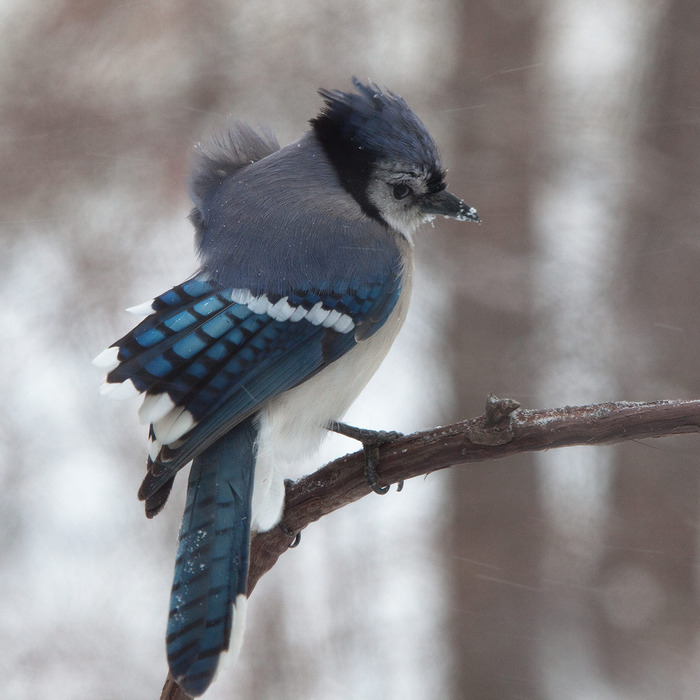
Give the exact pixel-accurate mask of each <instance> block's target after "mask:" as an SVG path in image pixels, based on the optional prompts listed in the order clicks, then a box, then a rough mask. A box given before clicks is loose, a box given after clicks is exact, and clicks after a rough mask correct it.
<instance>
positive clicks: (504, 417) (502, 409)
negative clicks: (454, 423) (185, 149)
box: [467, 394, 520, 445]
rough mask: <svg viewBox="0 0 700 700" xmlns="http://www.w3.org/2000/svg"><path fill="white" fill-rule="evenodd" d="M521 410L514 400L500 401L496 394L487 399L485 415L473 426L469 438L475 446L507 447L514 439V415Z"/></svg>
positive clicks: (468, 434)
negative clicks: (512, 417) (512, 418)
mask: <svg viewBox="0 0 700 700" xmlns="http://www.w3.org/2000/svg"><path fill="white" fill-rule="evenodd" d="M518 408H520V403H519V402H518V401H515V400H514V399H499V398H498V397H497V396H496V395H495V394H489V395H488V397H487V398H486V410H485V411H484V415H483V416H481V418H479V419H478V421H477V422H476V424H475V425H473V426H471V427H470V429H469V431H468V433H467V437H468V438H469V440H470V442H472V443H474V444H475V445H505V444H506V443H507V442H510V441H511V440H512V439H513V423H512V420H511V416H512V414H513V413H514V412H515V411H516V410H517V409H518Z"/></svg>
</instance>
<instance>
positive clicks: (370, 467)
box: [328, 421, 403, 496]
mask: <svg viewBox="0 0 700 700" xmlns="http://www.w3.org/2000/svg"><path fill="white" fill-rule="evenodd" d="M328 430H331V431H333V432H334V433H338V434H339V435H345V437H349V438H352V439H353V440H357V441H358V442H361V443H362V449H363V450H364V453H365V479H367V483H368V484H369V487H370V488H371V489H372V491H374V493H378V494H379V495H380V496H383V495H384V494H386V493H388V491H389V488H390V486H389V485H387V486H380V485H379V475H378V474H377V465H378V464H379V448H380V447H381V446H382V445H386V443H388V442H391V441H392V440H396V439H397V438H400V437H403V433H397V432H395V431H393V430H391V431H387V430H370V429H368V428H356V427H355V426H354V425H348V424H347V423H339V422H338V421H331V422H330V423H329V424H328ZM402 488H403V481H399V483H398V485H397V489H396V490H397V491H401V489H402Z"/></svg>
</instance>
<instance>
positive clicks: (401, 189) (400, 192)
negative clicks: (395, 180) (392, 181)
mask: <svg viewBox="0 0 700 700" xmlns="http://www.w3.org/2000/svg"><path fill="white" fill-rule="evenodd" d="M409 194H411V188H410V187H409V186H408V185H394V197H396V199H405V198H406V197H408V195H409Z"/></svg>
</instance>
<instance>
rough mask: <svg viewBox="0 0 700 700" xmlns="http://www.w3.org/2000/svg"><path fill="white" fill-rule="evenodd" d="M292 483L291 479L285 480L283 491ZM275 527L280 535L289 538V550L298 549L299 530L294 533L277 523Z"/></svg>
mask: <svg viewBox="0 0 700 700" xmlns="http://www.w3.org/2000/svg"><path fill="white" fill-rule="evenodd" d="M293 483H294V482H293V481H292V480H291V479H285V480H284V488H285V490H286V489H287V487H289V486H291V485H292V484H293ZM277 527H278V528H279V529H280V530H281V531H282V534H284V535H286V536H287V537H291V538H293V539H292V543H291V544H290V545H289V549H294V547H298V546H299V543H300V542H301V530H299V531H298V532H294V530H290V529H289V528H288V527H287V526H286V525H285V524H284V523H283V522H279V523H277Z"/></svg>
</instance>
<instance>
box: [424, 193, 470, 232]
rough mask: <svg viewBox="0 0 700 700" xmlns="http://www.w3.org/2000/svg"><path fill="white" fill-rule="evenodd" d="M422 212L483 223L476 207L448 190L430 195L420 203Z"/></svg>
mask: <svg viewBox="0 0 700 700" xmlns="http://www.w3.org/2000/svg"><path fill="white" fill-rule="evenodd" d="M420 209H421V212H422V213H423V214H428V215H436V216H445V217H447V218H448V219H457V221H476V222H477V223H478V224H480V223H481V219H480V218H479V215H478V214H477V213H476V209H474V207H470V206H469V205H468V204H465V203H464V202H463V201H462V200H461V199H459V198H458V197H455V196H454V195H453V194H451V193H450V192H448V191H447V190H442V191H441V192H436V193H435V194H431V195H428V196H427V197H425V198H424V199H423V201H422V202H421V205H420Z"/></svg>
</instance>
